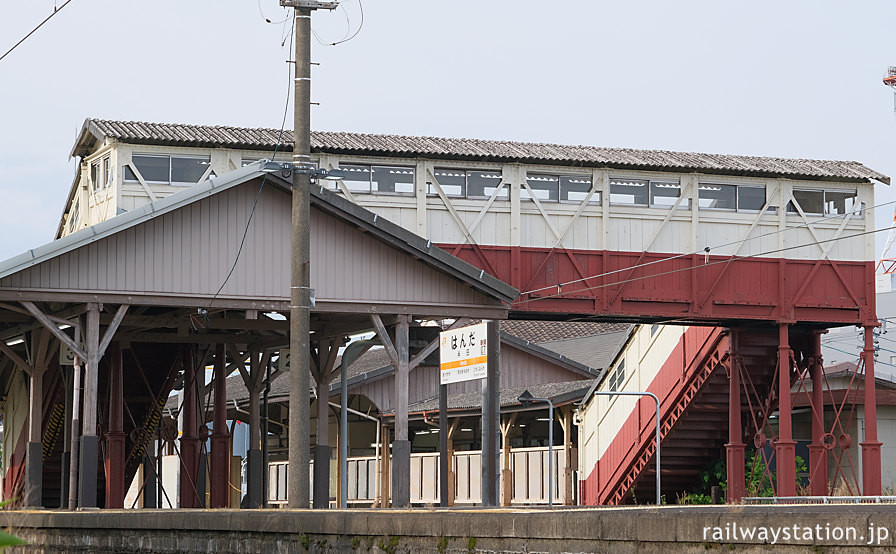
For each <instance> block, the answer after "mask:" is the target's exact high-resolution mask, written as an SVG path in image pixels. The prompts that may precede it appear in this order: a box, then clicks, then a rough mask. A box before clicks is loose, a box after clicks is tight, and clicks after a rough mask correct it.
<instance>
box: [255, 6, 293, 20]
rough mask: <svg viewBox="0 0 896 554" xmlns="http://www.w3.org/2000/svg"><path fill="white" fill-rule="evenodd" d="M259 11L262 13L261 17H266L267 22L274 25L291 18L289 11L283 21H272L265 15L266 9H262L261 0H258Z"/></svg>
mask: <svg viewBox="0 0 896 554" xmlns="http://www.w3.org/2000/svg"><path fill="white" fill-rule="evenodd" d="M258 13H260V14H261V18H262V19H264V21H265V23H270V24H272V25H280V24H281V23H286V22H287V21H289V20H290V16H289V14H288V13H287V15H286V17H285V18H283V20H282V21H271V20H270V18H268V17H267V16H266V15H264V11H263V10H262V9H261V0H258Z"/></svg>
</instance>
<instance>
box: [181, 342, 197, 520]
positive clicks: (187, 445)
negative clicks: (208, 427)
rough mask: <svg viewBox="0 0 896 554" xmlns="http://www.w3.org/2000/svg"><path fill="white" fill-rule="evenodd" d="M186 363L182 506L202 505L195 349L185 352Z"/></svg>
mask: <svg viewBox="0 0 896 554" xmlns="http://www.w3.org/2000/svg"><path fill="white" fill-rule="evenodd" d="M183 364H184V405H183V408H182V409H181V417H182V418H183V419H182V421H183V431H182V432H181V437H180V507H181V508H198V507H200V504H199V498H197V494H198V493H197V479H198V478H199V437H198V436H197V434H196V433H197V430H198V422H197V419H196V405H197V403H198V401H199V395H198V393H197V389H196V385H197V383H196V366H195V365H194V362H193V350H192V349H191V348H187V349H186V350H184V354H183Z"/></svg>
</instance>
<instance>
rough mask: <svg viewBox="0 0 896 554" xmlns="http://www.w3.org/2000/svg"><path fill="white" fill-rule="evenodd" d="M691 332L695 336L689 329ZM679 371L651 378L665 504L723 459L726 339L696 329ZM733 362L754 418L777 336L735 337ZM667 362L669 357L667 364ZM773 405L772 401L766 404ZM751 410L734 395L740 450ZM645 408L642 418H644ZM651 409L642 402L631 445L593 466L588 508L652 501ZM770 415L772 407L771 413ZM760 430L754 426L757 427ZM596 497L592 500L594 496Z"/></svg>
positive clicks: (755, 332)
mask: <svg viewBox="0 0 896 554" xmlns="http://www.w3.org/2000/svg"><path fill="white" fill-rule="evenodd" d="M692 329H695V328H692ZM686 337H687V338H686V339H685V340H686V345H685V352H687V353H688V354H687V355H686V356H684V357H683V362H682V363H677V364H675V363H672V364H669V363H667V364H666V365H664V366H663V369H662V370H661V371H660V373H659V374H657V376H656V377H655V378H654V380H653V382H652V383H651V386H650V387H649V388H648V390H649V391H650V392H653V393H654V394H656V395H657V396H658V397H659V399H660V417H661V429H660V435H661V441H660V444H661V449H662V451H661V465H662V474H661V487H662V490H661V494H662V495H663V496H664V497H665V501H666V502H667V503H670V504H671V503H674V502H676V499H677V497H679V496H681V495H682V494H683V493H684V492H687V491H690V490H692V489H693V488H695V486H697V485H698V484H699V482H700V481H699V479H700V474H701V473H702V472H703V471H704V470H705V469H707V468H708V467H709V466H710V465H711V464H712V463H713V462H714V461H717V460H724V459H725V444H726V443H727V442H728V399H729V390H728V389H729V387H728V383H729V371H730V370H731V367H732V365H734V364H733V361H734V360H733V357H732V352H731V340H730V331H728V330H726V329H722V328H712V329H696V332H695V333H691V332H690V331H689V332H688V334H686ZM738 354H739V356H740V357H741V360H742V362H743V366H744V367H745V368H746V370H747V373H748V375H749V378H748V379H744V389H742V391H743V390H749V391H750V402H752V407H753V410H754V412H755V409H756V408H757V406H758V404H759V403H760V400H758V399H761V402H762V403H763V404H768V403H769V398H770V396H769V393H770V391H771V389H772V387H773V384H774V373H775V368H776V355H777V333H776V332H774V331H768V330H759V329H742V330H738ZM671 359H672V355H671V354H670V360H671ZM771 398H772V400H773V401H774V396H773V395H772V396H771ZM750 402H748V400H747V395H746V394H745V393H743V392H742V394H741V412H742V416H741V421H742V423H743V429H742V433H743V437H744V442H746V443H747V444H748V445H749V444H752V437H753V436H754V435H755V433H756V426H755V425H754V423H753V419H752V417H751V416H750V413H751V411H750V406H751V404H750ZM645 407H649V408H650V409H649V411H646V412H645V411H644V410H645ZM653 408H654V406H653V404H652V402H651V401H650V400H649V399H643V400H641V403H640V405H639V407H638V408H636V410H635V411H636V412H637V410H642V412H641V414H640V415H639V416H638V417H637V418H636V419H637V420H638V421H640V422H641V423H640V428H639V430H638V433H637V439H636V440H635V444H634V445H632V446H631V447H630V448H628V449H627V451H625V453H624V455H623V456H622V457H621V459H619V460H618V461H614V460H613V459H611V458H610V457H608V456H607V455H606V454H605V455H604V457H603V458H601V460H600V462H599V463H600V464H601V467H600V471H599V473H600V474H602V475H601V477H602V478H601V479H600V480H599V482H600V485H599V486H598V487H597V488H596V489H591V494H587V495H586V498H587V501H588V502H589V503H596V504H626V503H633V502H644V501H646V500H648V499H649V500H652V499H653V498H654V497H655V494H656V455H655V454H656V442H655V436H656V435H655V433H656V424H655V418H654V417H653V416H652V414H653V413H654V411H653ZM771 409H774V406H771ZM759 424H760V425H761V421H760V422H759ZM595 493H596V494H595Z"/></svg>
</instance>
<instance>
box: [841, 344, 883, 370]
mask: <svg viewBox="0 0 896 554" xmlns="http://www.w3.org/2000/svg"><path fill="white" fill-rule="evenodd" d="M827 348H830V349H831V350H836V351H837V352H840V353H842V354H849V355H850V356H855V353H853V352H847V351H846V350H840V349H839V348H834V347H833V346H828V347H827ZM878 364H881V365H886V366H890V367H896V365H894V364H888V363H887V362H882V361H880V360H874V365H878Z"/></svg>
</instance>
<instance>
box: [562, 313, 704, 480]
mask: <svg viewBox="0 0 896 554" xmlns="http://www.w3.org/2000/svg"><path fill="white" fill-rule="evenodd" d="M652 327H653V326H651V325H640V326H638V327H636V328H635V331H634V334H633V336H632V338H631V339H630V340H629V342H628V343H627V344H626V346H625V348H624V350H623V352H622V353H621V354H620V355H619V357H618V358H617V359H616V360H615V361H614V362H613V365H612V366H610V369H609V370H608V372H607V376H608V377H606V378H604V380H603V381H602V383H601V385H600V386H599V387H598V389H597V390H599V391H609V390H610V387H609V385H610V381H611V378H612V373H613V371H615V370H616V368H618V367H619V366H620V363H621V362H622V360H625V379H624V380H623V383H622V386H621V387H619V388H618V389H617V390H620V391H629V392H640V391H646V390H647V389H648V387H649V386H650V383H652V382H653V380H654V378H656V376H657V374H658V373H659V370H660V368H662V366H663V364H664V363H665V361H666V360H667V359H668V357H669V354H670V353H671V352H672V351H673V350H674V349H675V347H676V346H678V344H679V342H680V341H681V339H682V337H683V336H684V333H685V332H686V331H687V329H688V328H687V327H684V326H674V325H663V326H657V331H656V333H655V334H653V335H652V336H651V329H652ZM647 401H649V402H651V403H652V402H653V401H652V400H651V399H648V400H647ZM637 402H638V398H637V397H634V396H616V397H614V396H597V397H595V398H593V399H585V400H584V401H583V407H582V409H581V411H580V412H579V417H578V419H579V422H580V423H579V476H580V479H585V478H586V477H587V476H588V474H589V473H590V472H591V470H592V469H593V468H594V466H595V464H596V463H597V461H598V460H600V459H601V457H603V455H604V453H605V452H606V451H607V449H608V448H609V447H610V446H611V444H612V442H613V439H615V438H616V436H617V434H619V431H620V429H622V426H623V424H624V423H625V421H626V420H627V419H628V418H629V416H630V415H631V414H632V412H633V411H634V410H635V406H636V405H637Z"/></svg>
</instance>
